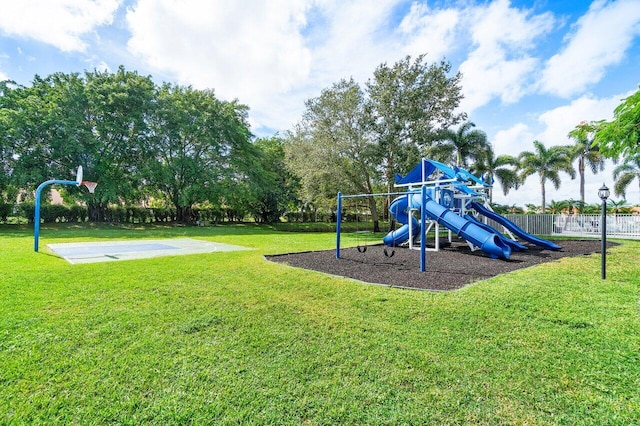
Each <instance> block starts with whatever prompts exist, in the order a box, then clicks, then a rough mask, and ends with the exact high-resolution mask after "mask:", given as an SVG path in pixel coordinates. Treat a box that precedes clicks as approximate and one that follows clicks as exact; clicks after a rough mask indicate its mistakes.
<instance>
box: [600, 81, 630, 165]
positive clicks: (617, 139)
mask: <svg viewBox="0 0 640 426" xmlns="http://www.w3.org/2000/svg"><path fill="white" fill-rule="evenodd" d="M613 116H614V118H613V120H612V121H601V122H599V123H596V132H595V142H596V143H597V144H598V146H599V147H600V149H601V151H602V153H603V154H605V155H607V156H610V157H613V158H617V157H619V156H622V157H634V156H636V155H640V86H639V87H638V90H636V92H635V93H634V94H633V95H631V96H629V97H627V98H625V99H623V102H622V103H621V104H620V105H618V107H616V109H615V110H614V112H613Z"/></svg>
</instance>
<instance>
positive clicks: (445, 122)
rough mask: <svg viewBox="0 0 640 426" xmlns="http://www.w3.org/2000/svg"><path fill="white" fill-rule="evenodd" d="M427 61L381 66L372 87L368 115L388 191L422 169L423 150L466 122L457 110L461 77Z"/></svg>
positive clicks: (407, 60) (446, 65)
mask: <svg viewBox="0 0 640 426" xmlns="http://www.w3.org/2000/svg"><path fill="white" fill-rule="evenodd" d="M425 57H426V55H420V56H418V57H417V58H416V59H415V61H412V60H411V57H410V56H407V57H405V58H404V59H402V60H400V61H398V62H396V63H395V64H394V65H393V66H391V67H389V66H388V65H387V64H386V63H383V64H381V65H380V66H379V67H378V68H377V69H376V70H375V71H374V74H373V79H371V80H369V81H368V82H367V85H366V87H367V93H368V95H369V102H368V104H367V112H368V115H369V117H370V120H371V125H372V131H373V135H374V139H375V140H376V143H377V145H378V150H379V157H380V163H381V166H382V167H383V169H384V177H385V179H386V183H387V188H388V190H389V192H391V186H392V185H393V182H394V178H395V175H396V173H405V172H406V171H408V170H409V169H410V168H412V167H413V166H414V165H415V164H416V162H417V161H416V160H417V159H418V157H419V153H418V149H417V147H418V145H419V144H420V145H422V144H427V143H428V142H429V141H430V140H432V138H433V134H434V133H435V132H436V131H437V130H440V129H447V128H449V127H450V126H453V125H456V124H458V123H459V122H460V121H462V120H464V119H465V118H466V114H464V113H457V112H456V108H457V107H458V105H459V104H460V101H461V100H462V98H463V95H462V89H461V87H460V80H461V78H462V75H461V74H460V73H457V74H455V75H454V76H452V77H449V75H448V74H449V73H450V71H451V64H450V63H448V62H446V61H444V60H443V61H441V62H440V63H438V64H431V65H429V64H427V63H426V61H425Z"/></svg>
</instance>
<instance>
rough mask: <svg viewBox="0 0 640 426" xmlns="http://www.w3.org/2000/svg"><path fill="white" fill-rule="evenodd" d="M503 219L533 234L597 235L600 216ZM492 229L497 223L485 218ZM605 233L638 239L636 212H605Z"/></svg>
mask: <svg viewBox="0 0 640 426" xmlns="http://www.w3.org/2000/svg"><path fill="white" fill-rule="evenodd" d="M504 216H505V217H506V218H507V219H509V220H510V221H512V222H513V223H515V224H516V225H518V226H519V227H520V228H522V229H523V230H524V231H525V232H528V233H529V234H533V235H567V236H583V237H600V232H601V231H600V221H601V219H602V217H601V215H597V214H506V215H504ZM489 224H490V225H491V226H493V227H494V228H496V229H501V228H502V227H501V225H499V224H497V223H495V222H493V221H491V220H490V221H489ZM607 236H608V237H613V238H633V239H640V215H637V214H608V215H607Z"/></svg>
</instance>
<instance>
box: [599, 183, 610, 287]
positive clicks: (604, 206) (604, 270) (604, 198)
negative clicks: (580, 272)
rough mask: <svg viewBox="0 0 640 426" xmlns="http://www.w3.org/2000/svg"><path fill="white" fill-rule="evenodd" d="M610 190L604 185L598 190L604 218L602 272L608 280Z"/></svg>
mask: <svg viewBox="0 0 640 426" xmlns="http://www.w3.org/2000/svg"><path fill="white" fill-rule="evenodd" d="M609 194H610V192H609V188H607V186H606V185H605V184H604V183H603V184H602V186H601V187H600V189H598V197H600V199H601V200H602V218H601V219H600V229H601V230H602V236H601V237H600V240H601V241H602V248H601V253H602V263H601V267H600V270H601V272H602V279H603V280H604V279H606V278H607V198H609Z"/></svg>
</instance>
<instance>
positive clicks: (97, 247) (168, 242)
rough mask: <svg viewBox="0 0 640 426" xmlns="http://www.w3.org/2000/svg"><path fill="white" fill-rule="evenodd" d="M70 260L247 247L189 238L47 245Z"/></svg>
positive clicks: (123, 257) (89, 260)
mask: <svg viewBox="0 0 640 426" xmlns="http://www.w3.org/2000/svg"><path fill="white" fill-rule="evenodd" d="M47 247H49V249H50V250H51V251H52V252H53V253H54V254H57V255H58V256H60V257H62V258H64V259H66V260H67V261H68V262H69V263H72V264H77V263H95V262H113V261H117V260H133V259H147V258H150V257H160V256H181V255H185V254H198V253H215V252H223V251H237V250H249V249H248V248H246V247H241V246H234V245H230V244H222V243H215V242H211V241H203V240H195V239H192V238H175V239H165V240H133V241H107V242H87V243H61V244H47Z"/></svg>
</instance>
